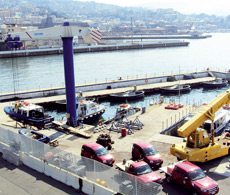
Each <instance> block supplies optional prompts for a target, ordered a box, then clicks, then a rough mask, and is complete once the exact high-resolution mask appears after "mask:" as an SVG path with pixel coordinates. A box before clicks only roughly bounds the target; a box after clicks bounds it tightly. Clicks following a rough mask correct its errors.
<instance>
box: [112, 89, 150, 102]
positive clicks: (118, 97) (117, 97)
mask: <svg viewBox="0 0 230 195" xmlns="http://www.w3.org/2000/svg"><path fill="white" fill-rule="evenodd" d="M133 93H134V92H130V93H116V94H111V95H110V99H111V100H112V101H117V102H124V101H126V100H127V101H132V100H137V99H141V98H143V97H144V96H145V94H144V92H143V91H137V92H135V94H133Z"/></svg>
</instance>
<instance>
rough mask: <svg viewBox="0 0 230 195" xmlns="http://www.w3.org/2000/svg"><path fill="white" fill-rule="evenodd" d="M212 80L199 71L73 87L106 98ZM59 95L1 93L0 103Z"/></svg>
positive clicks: (53, 91)
mask: <svg viewBox="0 0 230 195" xmlns="http://www.w3.org/2000/svg"><path fill="white" fill-rule="evenodd" d="M188 74H189V75H191V76H193V77H194V78H193V79H187V80H185V79H183V78H184V75H188ZM213 75H215V76H217V77H220V78H225V79H227V80H229V79H230V73H224V72H217V71H213ZM170 77H175V79H176V81H170V82H168V81H167V79H168V78H170ZM214 79H215V77H213V76H210V74H209V72H207V71H200V72H190V73H181V74H172V75H162V76H149V77H141V78H133V79H121V80H112V81H105V82H97V83H88V84H78V85H76V86H75V90H76V93H79V92H83V93H84V96H85V97H93V98H106V97H108V96H109V95H110V94H112V93H119V92H124V91H128V90H134V86H137V89H138V90H143V91H145V92H146V93H155V92H159V89H160V88H161V87H168V86H172V85H178V84H180V85H184V84H187V85H191V87H199V86H201V83H202V82H205V81H212V80H214ZM60 95H65V88H64V87H53V88H45V89H33V90H28V91H19V92H8V93H1V94H0V102H1V101H8V100H12V99H27V98H38V97H52V96H55V98H56V100H63V99H65V98H64V96H63V97H61V98H60V97H59V96H60Z"/></svg>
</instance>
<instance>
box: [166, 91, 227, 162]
mask: <svg viewBox="0 0 230 195" xmlns="http://www.w3.org/2000/svg"><path fill="white" fill-rule="evenodd" d="M229 103H230V89H229V90H226V91H225V92H223V93H221V94H220V95H218V96H217V97H216V98H215V99H214V100H212V101H211V102H210V103H209V104H207V105H206V106H205V107H203V109H201V110H200V111H199V112H198V113H197V114H195V115H194V116H193V117H192V118H191V119H190V120H188V121H187V122H186V123H185V124H184V125H182V126H181V127H180V128H179V129H178V130H177V133H178V135H179V136H181V137H184V138H186V140H185V142H183V143H179V144H173V145H172V146H171V147H170V153H171V154H172V155H174V156H176V157H177V159H178V160H183V159H187V160H188V161H191V162H206V161H209V160H213V159H216V158H219V157H222V156H226V155H228V154H229V153H230V150H229V147H230V146H229V143H228V142H227V141H226V139H222V138H221V137H215V133H214V125H213V121H214V118H215V113H216V112H217V111H218V110H219V109H220V108H222V107H223V106H225V105H228V104H229ZM206 120H211V121H212V136H211V138H210V136H209V133H208V132H207V131H206V130H205V129H204V127H202V125H203V123H204V122H205V121H206Z"/></svg>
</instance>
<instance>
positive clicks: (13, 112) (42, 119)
mask: <svg viewBox="0 0 230 195" xmlns="http://www.w3.org/2000/svg"><path fill="white" fill-rule="evenodd" d="M4 111H5V113H6V114H8V115H9V117H10V118H12V119H13V120H15V121H17V122H20V123H23V124H25V125H26V124H28V125H31V126H35V127H37V128H38V129H42V128H45V127H48V126H49V125H50V124H51V123H52V121H54V117H52V116H50V115H48V114H45V112H44V108H43V107H42V106H39V105H35V104H31V103H28V102H24V101H17V102H14V103H13V104H12V105H11V106H6V107H5V108H4Z"/></svg>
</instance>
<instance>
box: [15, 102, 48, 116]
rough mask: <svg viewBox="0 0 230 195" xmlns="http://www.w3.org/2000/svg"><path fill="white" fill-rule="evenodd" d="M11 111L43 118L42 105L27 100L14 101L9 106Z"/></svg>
mask: <svg viewBox="0 0 230 195" xmlns="http://www.w3.org/2000/svg"><path fill="white" fill-rule="evenodd" d="M11 111H12V112H15V113H17V114H20V115H24V116H25V117H27V118H29V117H30V118H36V119H39V118H43V117H44V109H43V107H42V106H39V105H35V104H29V103H27V102H16V103H14V104H13V106H12V107H11Z"/></svg>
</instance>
